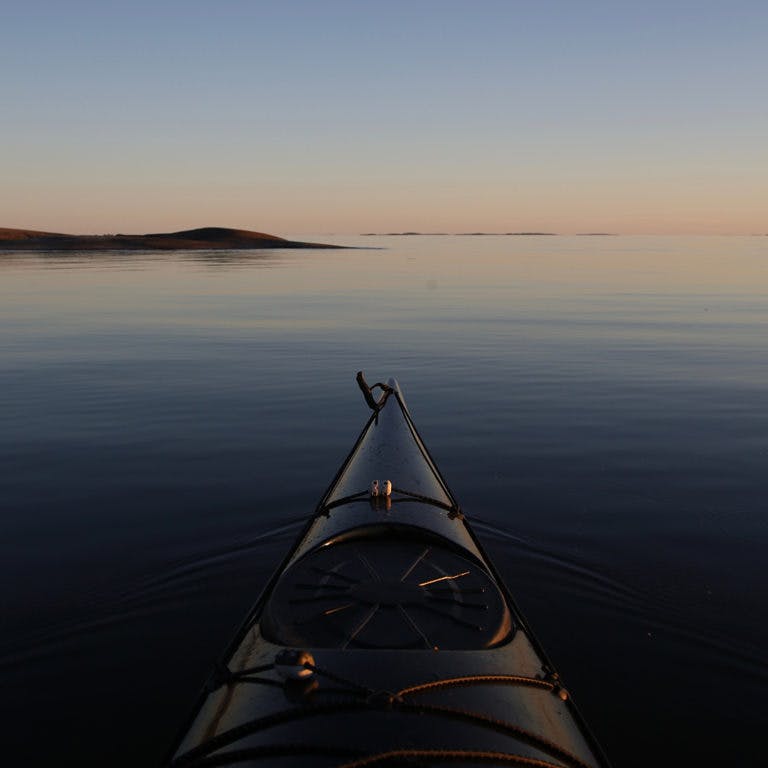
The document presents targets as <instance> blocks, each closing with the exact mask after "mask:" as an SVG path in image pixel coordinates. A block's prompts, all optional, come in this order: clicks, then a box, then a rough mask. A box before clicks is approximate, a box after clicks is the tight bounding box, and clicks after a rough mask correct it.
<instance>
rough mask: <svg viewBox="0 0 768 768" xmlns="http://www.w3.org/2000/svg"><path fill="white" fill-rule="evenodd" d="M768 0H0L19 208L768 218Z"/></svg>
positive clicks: (3, 212)
mask: <svg viewBox="0 0 768 768" xmlns="http://www.w3.org/2000/svg"><path fill="white" fill-rule="evenodd" d="M767 51H768V3H765V2H764V1H760V2H758V1H757V0H755V1H754V2H752V1H749V0H731V2H711V1H708V0H698V1H697V2H693V1H690V2H689V1H688V0H679V1H677V2H676V1H675V0H667V1H666V2H657V1H656V0H646V2H642V3H641V2H632V3H629V2H619V1H618V0H614V1H613V2H609V1H608V0H605V2H602V1H597V0H591V1H590V0H507V1H506V2H502V1H500V0H472V1H470V0H466V2H456V1H454V0H408V1H407V2H404V1H399V0H390V1H389V2H388V3H386V4H385V3H372V2H365V1H364V0H357V1H356V2H352V1H348V2H334V1H333V0H327V1H325V2H324V1H323V0H316V1H315V2H309V1H308V0H305V1H304V2H292V1H291V0H282V2H281V3H280V4H279V6H278V4H276V3H272V2H255V1H253V2H245V1H244V0H241V1H235V0H233V1H231V2H227V0H223V1H220V2H211V1H210V0H209V1H208V2H196V1H195V0H186V2H176V1H175V0H173V1H171V2H163V1H162V0H155V2H144V1H143V0H139V1H137V2H132V3H126V2H109V0H100V2H78V1H77V0H73V1H71V2H36V1H35V0H24V1H23V2H19V1H18V0H5V2H4V3H3V6H2V9H1V10H0V97H1V99H2V100H1V101H0V104H2V118H1V119H0V125H1V126H2V129H1V130H2V135H1V138H2V141H1V142H0V167H1V168H2V174H1V175H0V226H12V227H14V226H15V227H29V228H36V229H49V230H59V231H71V232H107V231H109V232H114V231H123V232H126V231H131V232H139V231H151V230H168V229H180V228H185V227H191V226H198V225H208V224H210V225H222V226H237V227H244V228H249V229H260V230H262V231H267V232H273V233H276V234H292V233H302V232H339V233H341V232H349V233H354V232H361V231H391V230H402V229H409V230H412V229H417V230H423V231H430V230H432V231H435V230H439V231H467V230H487V231H510V230H528V229H543V230H551V231H562V232H578V231H595V230H600V231H620V232H661V233H667V232H681V233H687V232H734V233H741V232H743V233H751V232H764V231H766V230H768V216H766V211H767V210H768V98H767V97H766V93H768V53H767Z"/></svg>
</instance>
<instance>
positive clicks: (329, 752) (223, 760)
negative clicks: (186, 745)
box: [194, 744, 360, 768]
mask: <svg viewBox="0 0 768 768" xmlns="http://www.w3.org/2000/svg"><path fill="white" fill-rule="evenodd" d="M298 755H320V756H322V757H357V756H358V755H360V750H359V749H349V748H348V747H333V746H328V745H326V744H265V745H264V746H262V747H245V748H243V749H232V750H230V751H229V752H220V753H219V754H217V755H209V756H208V757H203V758H201V759H200V760H197V761H195V762H194V766H195V768H211V767H212V766H216V765H229V764H231V763H239V762H242V761H244V760H261V759H264V758H269V757H292V756H298Z"/></svg>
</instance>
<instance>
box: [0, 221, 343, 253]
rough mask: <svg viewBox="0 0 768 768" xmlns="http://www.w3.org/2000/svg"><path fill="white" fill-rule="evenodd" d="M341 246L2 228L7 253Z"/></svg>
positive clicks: (248, 235) (204, 235)
mask: <svg viewBox="0 0 768 768" xmlns="http://www.w3.org/2000/svg"><path fill="white" fill-rule="evenodd" d="M343 247H344V246H341V245H325V244H324V243H303V242H300V241H297V240H286V239H285V238H282V237H277V236H275V235H266V234H264V233H263V232H251V231H249V230H247V229H228V228H226V227H201V228H200V229H187V230H184V231H182V232H161V233H157V234H149V235H65V234H61V233H59V232H38V231H36V230H33V229H7V228H3V227H0V250H5V251H11V250H13V251H19V250H23V251H105V250H110V251H115V250H116V251H145V250H160V251H176V250H185V251H186V250H210V249H214V248H221V249H225V250H246V249H251V248H343Z"/></svg>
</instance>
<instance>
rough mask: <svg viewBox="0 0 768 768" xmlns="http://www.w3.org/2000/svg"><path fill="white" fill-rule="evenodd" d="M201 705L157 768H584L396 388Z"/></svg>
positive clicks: (566, 720) (538, 665)
mask: <svg viewBox="0 0 768 768" xmlns="http://www.w3.org/2000/svg"><path fill="white" fill-rule="evenodd" d="M358 383H359V384H360V386H361V388H362V389H363V392H364V394H365V395H366V400H367V401H368V404H369V405H370V406H371V408H372V409H373V414H372V416H371V418H370V419H369V421H368V422H367V424H366V425H365V427H364V429H363V431H362V433H361V434H360V436H359V438H358V440H357V442H356V443H355V445H354V447H353V449H352V451H351V452H350V454H349V456H348V457H347V459H346V460H345V462H344V463H343V464H342V466H341V468H340V469H339V471H338V473H337V475H336V477H335V478H334V480H333V482H332V483H331V485H330V487H329V488H328V490H327V491H326V493H325V494H324V496H323V497H322V499H321V501H320V503H319V504H318V507H317V510H316V511H315V514H314V515H313V516H312V517H311V519H310V520H309V521H308V523H307V525H306V527H305V529H304V531H303V532H302V534H301V535H300V536H299V538H298V540H297V542H296V544H295V545H294V547H293V549H292V550H291V552H289V554H288V555H287V556H286V558H285V560H284V562H283V563H282V565H281V566H280V568H279V569H278V570H277V572H276V573H275V575H274V576H273V577H272V579H271V580H270V582H269V583H268V585H267V586H266V588H265V589H264V591H263V592H262V594H261V596H260V597H259V599H258V600H257V602H256V605H255V606H254V608H253V609H252V611H251V613H250V614H249V616H248V617H247V619H246V621H245V622H244V623H243V625H242V627H241V629H240V631H239V632H238V634H237V635H236V637H235V638H234V640H233V641H232V643H231V644H230V647H229V648H228V649H227V651H226V652H225V654H224V656H223V659H222V661H221V663H220V664H219V665H218V667H217V669H216V671H215V672H214V674H213V675H212V677H211V679H210V680H209V682H208V685H207V686H206V689H205V690H204V692H203V694H202V696H201V699H200V702H199V706H198V708H197V709H196V712H195V715H194V717H193V719H192V721H191V724H190V725H189V726H188V728H187V729H186V730H185V733H184V735H183V736H182V738H181V739H180V740H179V741H178V742H177V746H176V748H175V750H174V753H173V757H172V759H171V761H170V765H171V766H172V767H173V768H181V766H196V767H200V768H202V766H214V765H232V766H234V765H239V766H246V765H247V766H264V765H270V766H294V765H302V766H318V767H319V766H322V767H323V768H325V767H326V766H345V767H346V768H352V767H353V766H378V765H401V764H407V765H419V766H433V765H434V766H437V765H444V764H446V763H452V764H460V765H462V766H476V765H519V766H540V767H542V766H545V767H546V766H568V767H570V768H584V767H585V766H590V767H592V768H599V767H601V766H607V765H608V763H607V760H606V758H605V757H604V755H603V753H602V751H601V750H600V747H599V746H598V745H597V743H596V741H595V740H594V738H593V737H592V735H591V734H590V732H589V730H588V729H587V727H586V725H585V724H584V722H583V720H582V718H581V716H580V715H579V713H578V711H577V710H576V708H575V706H574V704H573V701H572V700H571V697H570V695H569V694H568V692H567V691H566V690H565V688H564V687H563V684H562V681H561V679H560V677H559V676H558V674H557V673H556V672H555V670H554V668H553V666H552V664H551V663H550V662H549V660H548V659H547V657H546V654H545V653H544V651H543V649H542V648H541V646H540V645H539V643H538V642H537V641H536V639H535V638H534V636H533V634H532V632H531V631H530V629H529V627H528V625H527V624H526V622H525V620H524V619H523V617H522V615H521V613H520V611H519V609H518V608H517V606H516V605H515V603H514V600H513V599H512V597H511V595H510V594H509V592H508V590H507V589H506V587H505V586H504V584H503V583H502V581H501V580H500V578H499V576H498V574H497V573H496V571H495V569H494V567H493V565H492V564H491V563H490V561H489V560H488V558H487V557H486V556H485V554H484V553H483V551H482V548H481V546H480V543H479V542H478V540H477V538H476V537H475V535H474V533H473V532H472V530H471V528H470V527H469V525H468V523H467V521H466V520H465V519H464V516H463V514H462V512H461V510H460V508H459V506H458V504H457V503H456V500H455V498H454V496H453V494H452V493H451V491H450V489H449V488H448V485H447V484H446V482H445V480H444V479H443V477H442V475H441V474H440V471H439V470H438V468H437V466H436V464H435V462H434V461H433V459H432V457H431V456H430V454H429V452H428V451H427V448H426V446H425V445H424V442H423V441H422V439H421V437H420V436H419V433H418V431H417V430H416V427H415V425H414V423H413V420H412V419H411V416H410V414H409V412H408V409H407V408H406V406H405V401H404V400H403V396H402V393H401V392H400V389H399V387H398V385H397V383H396V382H395V381H394V380H390V382H389V383H388V384H386V385H384V384H377V385H375V386H374V388H373V389H376V388H379V389H381V390H382V394H381V397H380V398H379V399H378V400H376V399H375V398H374V396H373V393H372V390H371V389H370V388H368V386H367V384H366V383H365V379H364V378H363V377H362V374H358Z"/></svg>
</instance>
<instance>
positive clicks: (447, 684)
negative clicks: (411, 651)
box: [397, 675, 556, 696]
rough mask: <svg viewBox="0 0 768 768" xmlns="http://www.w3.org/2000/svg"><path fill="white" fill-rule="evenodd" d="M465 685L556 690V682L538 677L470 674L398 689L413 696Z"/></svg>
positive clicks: (404, 694) (401, 694)
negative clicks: (517, 686) (512, 686)
mask: <svg viewBox="0 0 768 768" xmlns="http://www.w3.org/2000/svg"><path fill="white" fill-rule="evenodd" d="M465 685H522V686H526V687H529V688H544V689H545V690H548V691H553V690H555V687H556V686H555V685H554V683H551V682H549V681H548V680H541V679H539V678H537V677H520V676H519V675H468V676H466V677H450V678H446V679H444V680H434V681H432V682H429V683H422V684H421V685H412V686H410V687H409V688H403V689H402V690H401V691H398V693H397V695H398V696H413V695H414V694H420V693H427V692H428V691H436V690H439V689H440V688H454V687H460V686H465Z"/></svg>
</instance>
